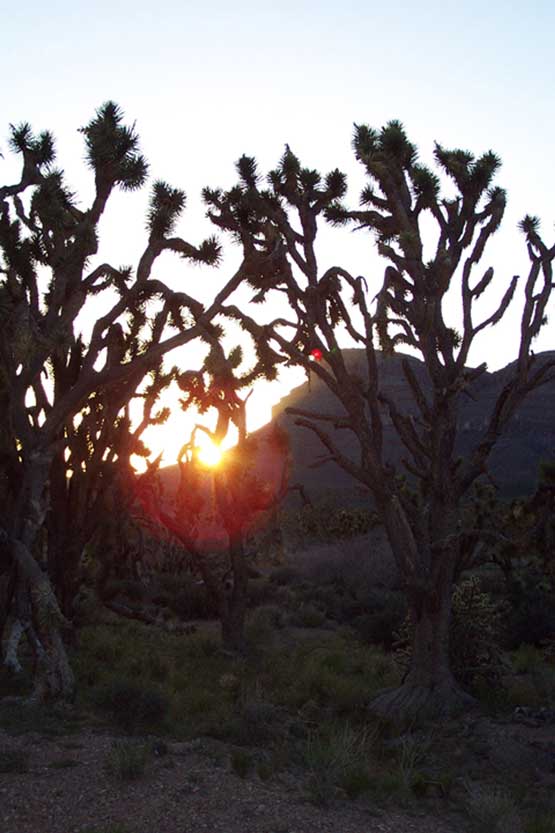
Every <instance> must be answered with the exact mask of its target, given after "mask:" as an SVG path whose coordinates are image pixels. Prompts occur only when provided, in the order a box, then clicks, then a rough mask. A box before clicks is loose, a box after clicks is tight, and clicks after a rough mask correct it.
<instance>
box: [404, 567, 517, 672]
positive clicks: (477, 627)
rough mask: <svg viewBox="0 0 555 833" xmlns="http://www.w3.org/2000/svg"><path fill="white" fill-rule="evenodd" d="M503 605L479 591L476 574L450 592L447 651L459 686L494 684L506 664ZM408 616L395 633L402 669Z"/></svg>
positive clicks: (408, 652)
mask: <svg viewBox="0 0 555 833" xmlns="http://www.w3.org/2000/svg"><path fill="white" fill-rule="evenodd" d="M505 611H506V605H505V603H504V602H499V601H493V600H492V599H491V597H490V596H489V595H488V594H487V593H483V592H482V590H481V586H480V581H479V579H478V578H477V577H476V576H470V577H469V578H467V579H464V580H463V581H461V582H460V584H458V585H457V586H456V587H455V590H454V592H453V604H452V616H451V627H450V638H449V654H450V659H451V667H452V669H453V674H454V675H455V677H456V678H457V680H458V681H459V682H460V683H461V684H462V685H463V686H472V685H473V683H474V682H475V681H477V680H479V681H481V683H483V681H484V680H485V681H487V682H489V683H490V684H498V683H499V681H500V679H501V677H502V675H503V673H504V672H506V671H507V663H506V662H505V661H504V659H503V651H502V647H503V617H504V615H505ZM413 628H414V626H413V625H412V623H411V621H410V619H409V617H408V616H407V618H406V619H405V621H404V622H403V625H402V627H401V629H400V631H399V632H398V634H397V638H396V642H395V647H396V653H395V657H396V659H397V661H398V663H399V665H400V666H401V667H402V668H403V669H406V668H407V667H408V665H409V663H410V657H411V653H412V635H413Z"/></svg>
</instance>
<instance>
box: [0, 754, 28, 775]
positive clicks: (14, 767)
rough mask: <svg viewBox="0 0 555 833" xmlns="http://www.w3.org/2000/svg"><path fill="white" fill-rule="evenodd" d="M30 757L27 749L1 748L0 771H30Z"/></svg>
mask: <svg viewBox="0 0 555 833" xmlns="http://www.w3.org/2000/svg"><path fill="white" fill-rule="evenodd" d="M29 757H30V755H29V752H28V751H27V750H25V749H0V773H5V772H17V773H23V772H28V771H29Z"/></svg>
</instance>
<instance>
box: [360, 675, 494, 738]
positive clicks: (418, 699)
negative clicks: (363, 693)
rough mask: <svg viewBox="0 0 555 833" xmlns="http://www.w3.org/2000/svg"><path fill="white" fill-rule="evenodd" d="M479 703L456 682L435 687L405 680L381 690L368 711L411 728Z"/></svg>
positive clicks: (447, 716) (458, 712) (462, 710)
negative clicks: (405, 681)
mask: <svg viewBox="0 0 555 833" xmlns="http://www.w3.org/2000/svg"><path fill="white" fill-rule="evenodd" d="M477 705H478V703H477V701H476V700H475V698H474V697H472V696H471V695H470V694H467V692H465V691H463V690H462V689H461V688H459V687H458V686H457V685H456V684H454V683H450V682H447V683H445V684H442V685H435V686H424V685H415V684H408V683H405V684H403V685H401V686H399V687H398V688H388V689H384V690H383V691H381V692H379V693H378V694H377V695H376V697H375V698H374V700H372V702H371V703H370V704H369V711H370V714H371V715H372V716H373V717H377V718H378V719H380V720H384V721H386V722H388V723H391V724H393V725H396V726H403V727H409V726H414V725H418V724H420V723H425V722H428V721H434V720H447V719H449V718H451V717H456V716H457V715H459V714H462V713H463V712H466V711H470V710H471V709H473V708H476V706H477Z"/></svg>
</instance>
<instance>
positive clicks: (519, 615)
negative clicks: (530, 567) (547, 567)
mask: <svg viewBox="0 0 555 833" xmlns="http://www.w3.org/2000/svg"><path fill="white" fill-rule="evenodd" d="M509 601H510V605H511V606H510V609H509V611H508V613H507V616H506V625H505V627H506V637H505V644H506V646H507V647H508V648H510V649H512V648H518V646H519V645H522V644H528V645H536V646H540V645H541V643H542V642H543V641H544V640H547V639H549V638H550V637H552V636H553V635H554V634H555V594H554V593H553V590H552V589H551V586H550V585H549V584H548V583H547V582H546V581H545V580H544V578H543V577H542V576H541V575H540V574H538V573H535V572H533V571H526V572H521V573H520V574H519V575H518V576H517V579H516V580H515V582H514V584H513V587H512V592H511V594H510V596H509Z"/></svg>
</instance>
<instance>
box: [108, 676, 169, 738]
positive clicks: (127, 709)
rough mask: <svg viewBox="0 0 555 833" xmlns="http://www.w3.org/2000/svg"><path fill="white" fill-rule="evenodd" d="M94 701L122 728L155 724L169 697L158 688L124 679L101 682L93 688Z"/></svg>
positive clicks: (157, 722) (166, 710)
mask: <svg viewBox="0 0 555 833" xmlns="http://www.w3.org/2000/svg"><path fill="white" fill-rule="evenodd" d="M94 701H95V704H96V705H97V706H98V707H99V708H100V709H102V710H103V711H105V712H107V713H108V714H109V715H110V717H111V718H112V720H113V721H114V722H115V723H116V725H117V726H119V727H120V728H121V729H124V730H126V731H134V730H135V729H137V728H140V727H146V726H148V727H149V728H152V727H155V726H158V725H159V724H160V723H162V721H163V720H164V718H165V716H166V714H167V712H168V709H169V700H168V698H167V696H166V695H165V694H163V693H162V692H161V691H158V690H157V689H154V688H150V687H146V686H143V685H141V684H140V683H137V682H134V681H131V680H127V679H117V678H116V679H112V680H111V681H109V682H107V683H105V684H104V685H103V686H101V687H99V688H98V689H97V691H96V693H95V696H94Z"/></svg>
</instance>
